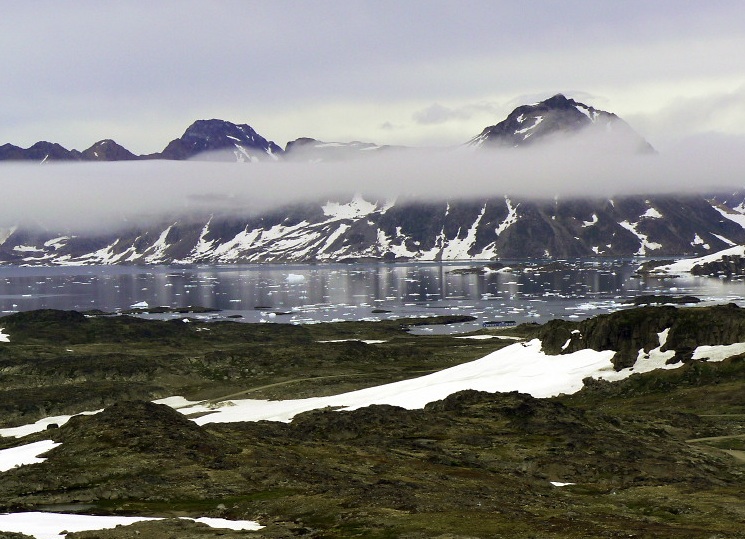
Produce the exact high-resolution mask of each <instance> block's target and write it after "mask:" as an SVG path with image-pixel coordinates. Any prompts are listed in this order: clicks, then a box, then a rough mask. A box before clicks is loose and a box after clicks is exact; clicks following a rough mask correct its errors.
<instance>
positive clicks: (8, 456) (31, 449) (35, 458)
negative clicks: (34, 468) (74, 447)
mask: <svg viewBox="0 0 745 539" xmlns="http://www.w3.org/2000/svg"><path fill="white" fill-rule="evenodd" d="M58 445H60V444H59V443H57V442H54V441H53V440H41V441H39V442H33V443H30V444H26V445H20V446H18V447H11V448H8V449H0V472H6V471H8V470H12V469H13V468H16V467H18V466H25V465H27V464H37V463H39V462H44V461H45V460H46V459H44V458H41V457H39V455H43V454H44V453H46V452H47V451H50V450H52V449H54V448H55V447H57V446H58Z"/></svg>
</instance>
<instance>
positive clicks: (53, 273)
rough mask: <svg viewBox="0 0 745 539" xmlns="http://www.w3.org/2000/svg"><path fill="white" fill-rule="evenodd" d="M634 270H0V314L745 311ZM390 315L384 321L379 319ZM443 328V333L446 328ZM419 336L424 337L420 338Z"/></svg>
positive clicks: (577, 265)
mask: <svg viewBox="0 0 745 539" xmlns="http://www.w3.org/2000/svg"><path fill="white" fill-rule="evenodd" d="M638 263H639V261H632V260H607V259H603V260H577V261H569V262H564V263H562V264H553V265H551V266H550V267H542V266H540V265H538V264H529V265H528V266H527V269H526V270H524V271H515V272H512V273H510V272H504V273H497V272H489V273H485V274H476V273H461V272H460V271H461V270H463V269H467V268H474V267H481V266H478V265H474V264H444V263H443V264H437V263H434V264H433V263H430V264H351V265H342V264H329V265H251V266H234V265H231V266H197V267H189V268H183V267H174V266H148V267H136V266H80V267H29V268H22V267H0V311H2V314H8V313H12V312H16V311H25V310H32V309H44V308H52V309H75V310H88V309H101V310H104V311H118V310H123V309H128V308H130V307H131V306H133V305H135V304H141V303H142V302H145V303H147V304H148V305H149V306H151V307H152V306H169V307H184V306H190V305H198V306H203V307H212V308H215V309H220V312H219V313H214V314H209V315H199V316H198V317H200V318H204V319H216V318H217V319H221V318H225V317H228V316H234V315H241V316H242V317H243V318H242V319H243V320H245V321H248V322H260V321H262V320H263V321H267V322H269V321H271V322H287V323H312V322H324V321H339V320H380V319H385V318H397V317H401V316H428V315H433V314H434V315H436V314H469V315H474V316H476V317H477V318H478V319H479V320H478V322H477V323H474V324H471V325H467V326H465V327H461V328H459V329H462V330H470V329H472V328H474V327H477V326H478V325H480V323H481V322H482V321H485V320H515V321H516V322H518V323H520V322H525V321H536V322H544V321H546V320H549V319H551V318H586V317H588V316H592V315H595V314H599V313H603V312H610V311H614V310H617V309H620V308H624V305H623V302H624V301H625V300H628V299H629V298H633V297H635V296H639V295H643V294H674V295H677V294H690V295H694V296H698V297H699V298H701V299H703V300H704V301H705V302H706V303H707V304H708V303H721V302H734V303H737V304H739V305H741V306H745V285H744V284H743V283H742V282H740V281H733V282H729V281H723V280H720V279H712V278H696V277H685V278H665V279H652V278H645V279H639V278H635V277H633V274H634V271H635V269H636V268H637V266H638ZM381 311H389V312H381ZM451 329H452V328H451ZM425 331H426V330H425Z"/></svg>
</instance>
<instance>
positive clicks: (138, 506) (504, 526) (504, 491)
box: [0, 306, 745, 539]
mask: <svg viewBox="0 0 745 539" xmlns="http://www.w3.org/2000/svg"><path fill="white" fill-rule="evenodd" d="M185 316H189V315H188V314H187V315H185ZM466 318H467V317H466ZM458 320H459V319H458V318H453V317H438V318H432V319H426V320H422V319H409V320H406V319H404V320H396V321H384V322H343V323H334V324H317V325H307V326H293V325H284V324H244V323H237V322H216V323H209V324H205V323H203V322H200V321H199V320H197V319H191V322H189V323H184V322H183V321H181V320H174V321H153V320H144V319H141V318H137V317H134V316H128V315H120V316H107V315H105V314H104V313H77V312H63V311H32V312H25V313H17V314H13V315H10V316H7V317H4V318H2V319H0V327H3V328H4V329H3V332H4V334H6V335H9V342H7V343H5V342H3V343H0V418H2V419H1V420H0V427H10V426H14V425H22V424H28V423H32V422H33V421H35V420H37V419H39V418H42V417H47V416H53V415H59V414H72V413H77V412H81V411H84V410H96V409H101V408H103V411H102V412H100V413H98V414H96V415H90V416H76V417H74V418H73V419H71V420H70V421H69V422H68V423H66V424H64V425H61V426H58V427H56V428H54V427H52V428H50V429H48V430H46V431H43V432H39V433H35V434H30V435H27V436H25V437H24V438H22V439H16V438H10V437H6V438H0V449H3V448H8V447H13V446H17V445H20V444H22V443H29V442H33V441H37V440H43V439H53V440H54V441H56V442H61V445H60V446H58V447H56V448H55V449H53V450H52V451H50V452H49V453H47V454H46V455H45V456H46V457H47V459H46V460H45V461H44V462H42V463H39V464H33V465H28V466H22V467H19V468H15V469H12V470H9V471H7V472H3V473H0V512H10V511H32V510H33V511H38V510H57V511H75V510H79V511H83V512H85V513H87V514H102V515H103V514H112V515H138V516H158V517H168V518H167V519H166V520H161V521H155V522H140V523H138V524H134V525H131V526H127V527H121V528H115V529H111V530H102V531H90V532H77V533H70V534H68V535H67V537H68V538H70V539H83V538H88V539H92V538H94V537H95V538H101V539H115V538H133V537H138V538H141V539H148V538H180V539H192V538H212V537H217V536H220V537H257V538H258V537H267V538H270V537H296V536H297V537H300V536H304V537H317V538H321V537H324V538H327V537H328V538H332V537H338V538H347V537H367V538H394V537H400V538H411V539H414V538H431V537H440V538H442V539H445V538H450V539H455V538H464V539H465V538H474V537H484V538H486V537H510V538H513V537H536V538H539V537H551V538H578V537H630V536H632V537H659V538H665V537H669V538H673V537H674V538H679V537H745V532H744V531H743V530H745V501H744V500H745V482H744V481H743V472H745V468H744V466H745V461H744V460H745V428H744V427H743V418H745V392H744V391H743V381H744V380H745V360H744V358H743V357H742V356H735V357H732V358H729V359H727V360H724V361H722V362H707V361H700V360H694V359H693V358H692V354H691V352H692V350H693V348H695V346H696V345H700V344H731V343H734V342H745V313H743V310H741V309H738V308H737V307H734V306H720V307H696V308H676V307H642V308H636V309H629V310H626V311H621V312H618V313H614V314H611V315H603V316H599V317H596V318H593V319H590V320H586V321H581V322H566V321H552V322H550V323H547V324H544V325H537V324H531V325H521V326H518V327H515V328H508V329H498V330H488V332H489V333H504V334H505V335H509V336H512V337H522V338H534V337H538V338H540V339H542V340H543V342H544V349H545V350H546V351H547V352H550V353H556V354H561V353H570V352H572V351H574V350H577V349H580V348H583V347H587V348H595V349H602V348H610V349H615V350H618V351H619V353H618V354H617V357H616V358H614V364H615V365H616V367H617V368H619V369H620V368H624V367H628V366H629V364H633V358H634V357H636V353H637V352H638V350H639V349H641V348H643V349H645V350H647V351H649V350H651V349H653V348H655V347H657V346H659V344H660V343H659V337H658V333H659V332H661V331H663V330H665V329H668V328H669V332H668V334H667V335H668V342H667V344H666V346H667V347H668V348H670V349H674V350H676V351H677V352H678V353H677V355H676V357H675V358H674V359H673V360H672V361H683V362H684V365H683V366H682V367H680V368H678V369H675V370H665V371H654V372H650V373H646V374H638V375H634V376H631V377H630V378H628V379H626V380H623V381H620V382H613V383H611V382H602V381H592V380H587V381H586V384H585V387H584V388H583V389H582V390H581V391H579V392H578V393H575V394H573V395H561V396H557V397H554V398H549V399H536V398H533V397H531V396H530V395H527V394H521V393H516V392H513V393H495V394H492V393H483V392H476V391H463V392H459V393H456V394H454V395H451V396H450V397H448V398H446V399H444V400H442V401H437V402H433V403H431V404H429V405H427V406H426V407H425V408H424V409H419V410H405V409H402V408H397V407H392V406H382V405H380V406H369V407H366V408H361V409H359V410H355V411H337V410H317V411H311V412H306V413H303V414H300V415H298V416H296V417H295V419H294V420H293V421H292V422H291V423H278V422H266V421H263V422H256V423H248V422H244V423H223V424H207V425H203V426H199V425H197V424H196V423H194V422H193V421H190V420H189V419H188V418H187V417H185V416H183V415H182V414H181V413H179V412H178V411H175V410H174V409H172V408H170V407H167V406H165V405H160V404H154V403H152V402H151V401H152V400H155V399H159V398H163V397H169V396H173V395H183V396H185V397H187V398H189V399H190V400H205V401H210V400H220V399H221V398H225V397H228V396H234V395H235V396H242V397H250V398H264V399H284V398H299V397H307V396H320V395H330V394H336V393H341V392H344V391H349V390H352V389H358V388H363V387H369V386H374V385H379V384H383V383H388V382H392V381H396V380H401V379H405V378H412V377H416V376H420V375H422V374H425V373H429V372H433V371H436V370H441V369H443V368H447V367H450V366H453V365H456V364H460V363H464V362H467V361H470V360H473V359H476V358H480V357H483V356H485V355H487V354H488V353H490V352H492V351H494V350H496V349H499V348H501V347H504V346H507V345H508V344H510V343H511V342H514V341H506V340H500V339H473V340H472V339H456V338H455V337H453V336H447V335H412V334H410V333H408V332H407V328H408V326H409V325H411V324H414V323H416V324H421V323H430V324H437V323H451V322H455V321H458ZM486 332H487V330H482V331H480V332H479V333H486ZM573 335H582V339H578V338H574V339H573V338H572V336H573ZM364 341H381V342H376V343H366V342H364ZM181 516H193V517H198V516H212V517H220V518H227V519H250V520H256V521H258V522H259V523H261V524H262V525H264V526H265V527H264V528H263V529H261V530H259V531H256V532H247V531H230V530H216V529H213V528H209V527H207V526H204V525H202V524H199V523H196V522H192V521H184V520H177V519H176V518H175V517H181ZM170 517H173V518H170ZM0 537H14V538H19V537H24V536H23V535H19V534H12V533H6V534H5V535H3V534H2V532H0Z"/></svg>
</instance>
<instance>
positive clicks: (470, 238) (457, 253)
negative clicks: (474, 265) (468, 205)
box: [442, 205, 486, 260]
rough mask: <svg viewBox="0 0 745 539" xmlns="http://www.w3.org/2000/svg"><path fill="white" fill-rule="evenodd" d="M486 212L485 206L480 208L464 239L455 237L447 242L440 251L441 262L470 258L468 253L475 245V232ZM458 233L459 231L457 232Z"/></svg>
mask: <svg viewBox="0 0 745 539" xmlns="http://www.w3.org/2000/svg"><path fill="white" fill-rule="evenodd" d="M485 212H486V205H484V207H483V208H481V213H479V216H478V217H477V218H476V220H475V221H474V222H473V224H472V225H471V228H469V229H468V233H467V234H466V237H465V238H462V239H461V238H458V237H457V235H456V237H455V238H453V239H452V240H450V241H448V243H447V245H446V246H445V247H444V248H443V250H442V260H465V259H467V258H470V255H469V254H468V251H469V250H470V249H471V247H472V246H473V244H474V243H476V231H477V230H478V228H479V223H480V222H481V219H482V218H483V217H484V213H485ZM458 232H459V233H460V230H458Z"/></svg>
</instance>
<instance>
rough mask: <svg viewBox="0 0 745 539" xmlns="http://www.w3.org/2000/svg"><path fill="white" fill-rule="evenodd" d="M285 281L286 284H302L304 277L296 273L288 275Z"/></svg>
mask: <svg viewBox="0 0 745 539" xmlns="http://www.w3.org/2000/svg"><path fill="white" fill-rule="evenodd" d="M285 281H287V283H288V284H300V283H304V282H305V275H300V274H298V273H288V274H287V277H285Z"/></svg>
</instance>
